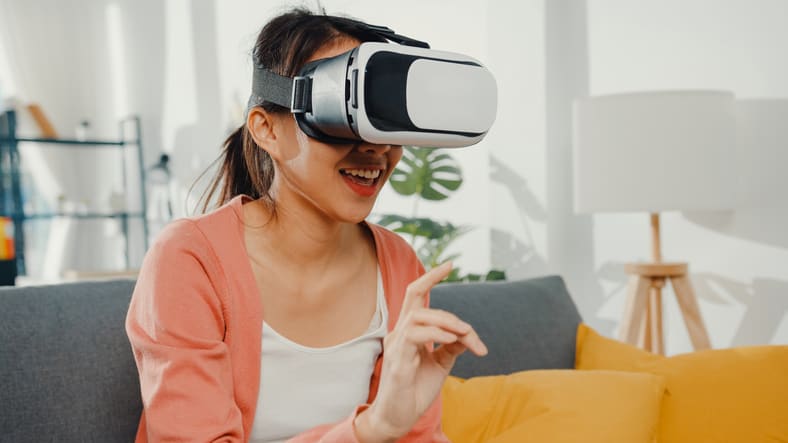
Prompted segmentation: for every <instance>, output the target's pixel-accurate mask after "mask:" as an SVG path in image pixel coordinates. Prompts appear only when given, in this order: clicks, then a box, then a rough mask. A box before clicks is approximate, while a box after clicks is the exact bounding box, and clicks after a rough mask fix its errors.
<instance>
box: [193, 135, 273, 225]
mask: <svg viewBox="0 0 788 443" xmlns="http://www.w3.org/2000/svg"><path fill="white" fill-rule="evenodd" d="M219 161H220V162H221V166H220V167H219V170H218V171H217V172H216V175H215V177H214V178H213V181H212V182H211V184H210V185H209V186H208V189H207V190H206V192H205V193H204V194H203V196H202V198H201V201H202V211H203V212H208V211H209V210H210V209H211V208H212V207H218V206H221V205H223V204H225V203H227V202H228V201H230V200H231V199H232V198H233V197H235V196H237V195H241V194H244V195H248V196H249V197H251V198H253V199H258V198H266V199H268V200H271V195H270V193H269V191H270V189H271V183H273V180H274V161H273V159H271V156H270V155H268V152H266V151H265V150H264V149H262V148H260V147H259V146H257V143H255V142H254V139H252V136H251V134H250V133H249V130H248V129H247V128H246V124H244V125H242V126H241V127H239V128H238V129H236V130H235V131H233V133H232V134H230V136H229V137H227V139H226V140H225V141H224V148H223V149H222V155H221V157H220V158H219ZM214 199H215V201H214Z"/></svg>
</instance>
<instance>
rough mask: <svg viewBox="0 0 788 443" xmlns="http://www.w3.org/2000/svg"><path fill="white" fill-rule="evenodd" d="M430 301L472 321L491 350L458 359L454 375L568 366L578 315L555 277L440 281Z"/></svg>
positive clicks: (571, 366)
mask: <svg viewBox="0 0 788 443" xmlns="http://www.w3.org/2000/svg"><path fill="white" fill-rule="evenodd" d="M430 297H431V302H430V304H431V306H432V307H433V308H438V309H444V310H446V311H450V312H453V313H455V314H456V315H457V316H459V317H460V318H461V319H463V320H465V321H467V322H468V323H470V324H471V325H473V327H474V329H476V331H477V332H478V333H479V336H480V337H481V338H482V340H484V343H485V344H486V345H487V348H488V349H489V351H490V352H489V353H488V354H487V356H485V357H483V358H478V357H475V356H473V355H471V354H470V353H469V352H466V353H464V354H463V355H461V356H460V357H459V358H458V359H457V363H456V364H455V366H454V369H453V370H452V375H455V376H458V377H463V378H469V377H474V376H479V375H496V374H511V373H513V372H517V371H523V370H526V369H571V368H574V363H575V336H576V333H577V325H578V324H579V323H580V320H581V319H580V314H579V313H578V312H577V308H576V307H575V304H574V302H573V301H572V298H571V297H570V296H569V292H568V291H567V289H566V286H565V285H564V281H563V280H562V279H561V278H560V277H557V276H551V277H541V278H533V279H527V280H519V281H510V282H484V283H451V284H449V283H444V284H440V285H438V286H436V287H434V288H433V289H432V292H431V294H430Z"/></svg>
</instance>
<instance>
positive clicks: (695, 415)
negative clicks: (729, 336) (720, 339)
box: [575, 325, 788, 443]
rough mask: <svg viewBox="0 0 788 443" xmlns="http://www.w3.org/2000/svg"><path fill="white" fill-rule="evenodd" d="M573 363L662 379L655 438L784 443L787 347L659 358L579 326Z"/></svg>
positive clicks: (672, 442)
mask: <svg viewBox="0 0 788 443" xmlns="http://www.w3.org/2000/svg"><path fill="white" fill-rule="evenodd" d="M575 363H576V364H575V367H576V368H577V369H591V370H599V369H607V370H624V371H636V372H641V373H651V374H656V375H662V376H664V377H665V379H666V382H667V386H666V388H667V394H666V395H665V398H664V400H663V402H662V413H661V417H662V418H661V420H660V426H659V433H658V439H657V440H658V441H659V442H660V443H685V442H756V441H757V442H778V441H788V346H750V347H739V348H733V349H719V350H708V351H700V352H694V353H690V354H682V355H676V356H673V357H662V356H658V355H655V354H650V353H648V352H645V351H643V350H640V349H638V348H635V347H634V346H630V345H628V344H626V343H622V342H619V341H617V340H613V339H610V338H606V337H603V336H601V335H599V334H598V333H597V332H596V331H594V330H593V329H591V328H590V327H588V326H586V325H580V327H579V328H578V333H577V352H576V362H575Z"/></svg>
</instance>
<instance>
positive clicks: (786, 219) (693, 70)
mask: <svg viewBox="0 0 788 443" xmlns="http://www.w3.org/2000/svg"><path fill="white" fill-rule="evenodd" d="M785 17H788V3H786V2H784V1H781V0H759V1H755V2H754V1H746V0H725V1H719V0H692V1H685V0H661V1H640V2H632V1H627V0H589V1H588V59H589V93H590V94H594V95H595V94H607V93H615V92H623V91H635V90H656V89H693V88H701V89H726V90H731V91H733V92H734V93H735V94H736V96H737V98H738V99H755V98H757V99H782V100H785V99H786V98H788V81H786V79H788V57H786V54H788V28H786V27H785V26H784V23H785ZM783 115H786V114H783ZM783 132H784V131H783ZM785 143H786V142H785V139H783V140H782V146H783V147H784V146H785ZM773 152H776V151H773ZM772 160H773V161H774V160H776V158H775V159H772ZM768 161H769V160H768V159H765V162H768ZM765 162H764V163H762V164H763V165H766V163H765ZM737 172H738V173H742V174H744V173H749V174H752V173H753V172H756V171H749V172H747V171H745V170H744V168H742V169H740V170H739V171H737ZM764 172H765V171H764ZM666 179H669V178H668V177H666ZM731 179H732V180H736V179H737V177H732V178H731ZM782 183H785V182H784V181H783V182H782ZM785 191H788V189H783V190H782V192H779V190H778V191H777V192H773V193H771V196H772V197H771V198H772V199H773V200H772V201H767V202H764V201H761V202H759V203H760V204H761V205H764V204H765V205H766V206H771V208H765V209H757V208H751V209H740V210H736V211H733V212H730V213H724V214H713V213H705V214H700V213H697V214H689V213H687V214H682V213H667V214H664V215H663V223H662V226H663V255H664V256H665V259H666V260H678V261H687V262H689V263H690V271H691V274H692V282H693V284H694V286H695V289H696V292H697V293H698V296H699V298H700V308H701V311H702V314H703V316H704V318H705V320H706V324H707V327H708V329H709V333H710V336H711V341H712V344H713V346H715V347H726V346H732V345H746V344H759V343H783V344H785V343H788V315H787V314H788V230H786V226H788V204H786V203H788V200H786V199H788V197H786V194H785ZM780 200H782V201H780ZM592 225H593V229H592V232H591V235H592V241H593V245H594V261H593V264H594V269H595V272H596V273H597V279H598V281H599V283H600V284H601V287H602V291H603V293H604V298H601V299H600V298H599V297H598V296H595V298H597V299H598V301H599V303H598V304H597V306H586V308H587V309H589V310H590V311H587V312H585V313H584V314H586V317H587V318H588V319H589V320H590V322H591V323H592V325H593V324H598V325H600V326H604V327H605V328H604V329H606V332H609V333H610V332H612V330H613V328H612V327H611V326H613V324H614V322H615V321H616V320H617V319H618V318H619V316H620V312H621V309H622V304H623V295H624V290H623V287H622V285H623V282H624V281H623V272H622V263H623V262H627V261H634V260H637V259H640V260H647V259H648V258H649V257H648V254H649V247H650V246H649V234H648V218H647V215H645V214H638V215H615V214H610V215H595V216H593V217H592ZM562 266H563V265H562ZM569 277H570V284H572V286H573V289H574V290H575V294H576V297H582V295H581V294H582V287H581V286H579V285H577V284H576V283H577V282H578V281H577V280H575V279H576V278H577V276H576V275H575V274H570V275H569ZM665 297H666V300H668V302H667V312H666V316H667V322H668V324H667V327H666V331H667V340H666V344H667V350H668V352H669V353H676V352H682V351H688V350H690V349H691V346H690V344H689V339H688V337H687V334H686V331H685V329H684V327H683V324H682V323H681V320H680V319H681V317H680V314H679V313H678V308H677V306H676V303H675V302H674V301H673V300H674V299H673V294H672V291H670V290H669V291H667V292H666V293H665Z"/></svg>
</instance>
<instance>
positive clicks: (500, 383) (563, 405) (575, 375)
mask: <svg viewBox="0 0 788 443" xmlns="http://www.w3.org/2000/svg"><path fill="white" fill-rule="evenodd" d="M664 390H665V387H664V379H663V378H662V377H659V376H654V375H651V374H637V373H629V372H618V371H573V370H540V371H523V372H518V373H515V374H511V375H504V376H490V377H474V378H470V379H468V380H463V379H460V378H455V377H449V378H448V379H447V380H446V382H445V383H444V385H443V391H442V393H441V395H442V400H443V420H442V425H443V431H444V432H445V433H446V435H447V436H448V437H449V439H450V440H451V441H452V442H453V443H466V442H468V443H470V442H494V443H509V442H511V443H515V442H516V443H528V442H539V443H544V442H551V443H562V442H567V443H570V442H571V443H576V442H584V443H595V442H628V443H639V442H644V443H651V442H652V440H653V438H654V435H655V432H656V427H657V422H658V420H659V410H660V402H661V400H662V396H663V393H664Z"/></svg>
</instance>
